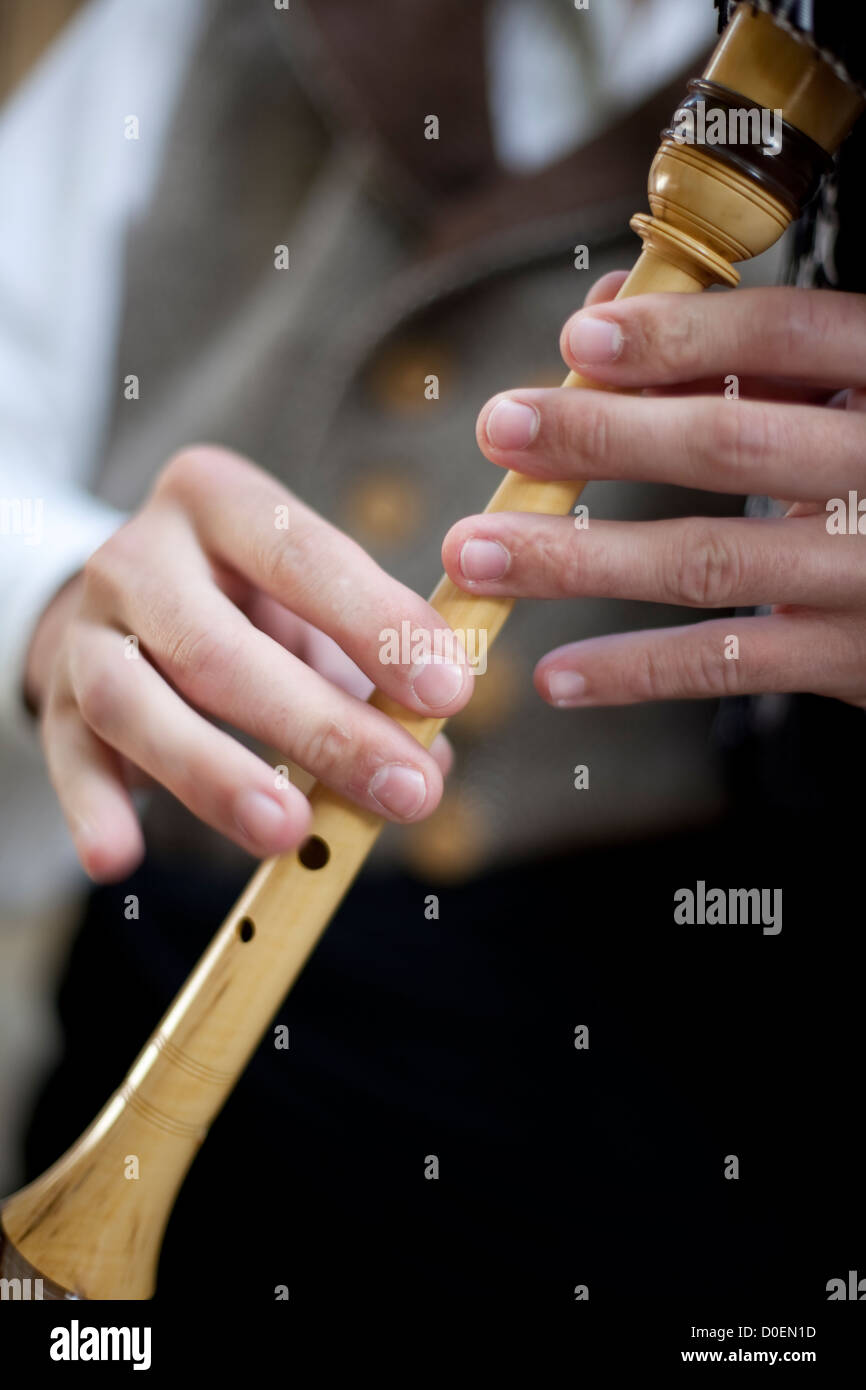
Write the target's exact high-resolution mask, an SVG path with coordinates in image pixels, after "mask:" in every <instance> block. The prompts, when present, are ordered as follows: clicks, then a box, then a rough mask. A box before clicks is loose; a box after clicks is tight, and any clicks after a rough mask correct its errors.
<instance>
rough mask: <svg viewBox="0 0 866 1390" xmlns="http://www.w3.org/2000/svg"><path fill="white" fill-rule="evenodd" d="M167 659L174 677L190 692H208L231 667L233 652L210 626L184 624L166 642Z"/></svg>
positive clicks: (202, 693)
mask: <svg viewBox="0 0 866 1390" xmlns="http://www.w3.org/2000/svg"><path fill="white" fill-rule="evenodd" d="M163 650H164V659H165V661H166V663H167V665H168V668H169V670H170V671H171V674H172V677H173V678H174V679H176V680H177V682H178V684H179V685H181V687H182V688H183V689H184V690H186V691H187V692H188V693H189V694H190V695H192V696H193V697H195V696H196V695H204V694H205V692H206V691H207V690H209V689H210V688H211V687H212V686H213V685H214V684H215V683H218V682H219V681H220V680H221V678H222V677H223V676H224V675H225V673H226V671H227V670H229V669H231V666H232V662H233V658H232V652H231V651H230V650H229V648H228V647H227V645H226V643H225V642H223V641H221V640H220V638H218V637H217V636H216V635H215V634H214V633H213V632H211V631H210V630H209V629H207V628H199V627H191V626H186V625H184V626H182V627H180V628H179V629H177V630H176V631H174V632H172V633H170V634H169V635H168V636H167V637H166V640H165V644H164V648H163Z"/></svg>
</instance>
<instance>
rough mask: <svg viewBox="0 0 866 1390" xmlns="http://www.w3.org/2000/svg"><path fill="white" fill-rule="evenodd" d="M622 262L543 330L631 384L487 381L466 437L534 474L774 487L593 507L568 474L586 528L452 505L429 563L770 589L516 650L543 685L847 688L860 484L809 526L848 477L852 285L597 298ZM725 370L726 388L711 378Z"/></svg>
mask: <svg viewBox="0 0 866 1390" xmlns="http://www.w3.org/2000/svg"><path fill="white" fill-rule="evenodd" d="M623 278H624V276H623V275H621V274H619V273H618V272H617V273H615V274H614V275H612V276H606V277H605V278H604V280H603V281H600V282H599V284H598V285H597V286H595V288H594V290H593V291H591V293H590V296H589V297H588V299H587V306H586V307H585V308H584V309H582V310H581V311H580V312H579V313H577V314H575V315H574V316H573V318H571V319H570V320H569V321H568V323H567V324H566V325H565V328H564V329H563V334H562V344H561V347H562V353H563V357H564V359H565V361H566V362H567V363H568V365H569V366H570V367H573V368H574V369H575V370H577V371H579V372H581V373H582V374H583V375H585V376H588V377H591V378H592V379H593V380H594V381H597V382H599V383H600V384H609V385H611V386H617V387H620V386H621V387H625V388H629V389H630V390H631V391H632V393H633V394H630V395H624V396H623V395H616V394H612V393H610V392H607V391H596V390H586V389H578V390H565V391H564V390H561V389H555V388H554V389H549V390H543V389H529V388H527V389H526V390H515V391H508V392H505V393H503V394H501V395H499V396H496V397H494V398H493V400H491V401H488V403H487V404H486V405H485V406H484V408H483V410H482V411H481V414H480V416H479V419H478V430H477V433H478V443H479V446H480V448H481V450H482V452H483V453H484V454H485V455H486V457H487V458H488V459H490V460H491V461H492V462H493V463H497V464H500V465H501V466H502V467H504V468H512V469H516V470H518V471H519V472H521V473H525V474H528V475H530V476H532V477H536V478H559V479H565V478H574V479H575V480H592V479H602V478H604V479H614V478H628V479H635V480H643V481H645V482H649V483H674V484H679V485H681V486H683V487H689V488H701V489H705V490H706V491H708V492H709V491H713V492H717V493H731V494H734V495H743V496H745V495H747V494H750V493H754V494H759V495H767V496H771V497H775V498H784V499H786V503H787V504H788V511H787V514H786V515H785V516H784V517H780V518H778V519H763V518H747V517H723V518H713V519H709V518H703V517H689V518H685V519H678V520H670V521H650V522H623V521H603V520H599V519H597V518H596V517H594V516H592V514H591V493H590V495H589V496H590V516H589V524H588V527H587V528H586V529H576V528H575V525H574V517H572V516H565V517H554V516H534V515H528V514H523V513H512V512H500V513H491V514H485V515H481V516H473V517H467V518H464V519H463V520H462V521H460V522H458V523H457V525H456V526H454V527H452V529H451V531H449V533H448V535H447V536H446V539H445V543H444V545H443V549H442V555H443V560H444V563H445V568H446V570H447V571H448V574H449V575H450V576H451V578H452V579H453V580H454V582H455V583H456V584H458V585H460V587H461V588H463V589H465V590H466V591H467V592H469V593H474V594H491V595H497V596H503V597H505V596H514V597H522V596H527V597H533V598H563V597H580V596H584V595H586V596H594V597H597V596H604V597H610V598H622V599H644V600H647V601H650V602H655V603H668V604H670V603H673V604H683V605H685V606H688V607H691V608H709V609H719V608H735V607H737V608H738V607H745V606H757V605H771V606H772V612H771V613H770V614H768V615H766V616H761V617H748V618H739V617H738V618H731V617H727V618H721V619H712V620H710V621H704V622H699V623H693V624H688V625H686V626H681V627H675V628H665V629H657V630H645V631H640V632H630V633H625V634H622V635H614V636H607V637H594V638H590V639H588V640H586V641H582V642H575V643H572V644H570V645H568V646H564V647H559V648H558V649H557V650H556V651H553V652H549V653H548V654H547V655H546V656H545V657H543V658H542V660H541V661H540V662H539V663H538V666H537V667H536V671H535V685H536V688H537V690H538V692H539V694H540V695H542V697H543V698H544V699H546V700H547V701H549V703H551V704H553V705H559V706H565V707H572V706H577V705H624V704H631V703H634V702H636V701H645V700H668V699H698V698H703V697H713V696H720V695H730V694H736V693H757V692H761V691H804V692H812V693H816V694H820V695H828V696H834V697H835V698H837V699H840V700H844V701H847V702H848V703H850V704H854V705H860V706H864V707H866V538H864V536H863V535H861V534H859V533H858V532H857V523H858V521H860V519H861V516H862V527H863V530H864V532H866V503H864V510H863V513H858V515H857V516H855V517H854V519H853V521H852V520H851V519H850V518H849V520H848V527H849V529H850V526H852V525H853V527H854V530H855V534H853V535H851V534H831V531H830V529H828V521H829V519H830V513H829V512H828V509H827V504H828V502H829V500H830V499H831V498H841V499H843V501H844V503H845V506H846V507H847V506H848V501H849V493H850V492H854V493H856V494H857V497H858V498H861V497H866V296H860V295H853V294H840V293H836V292H831V291H826V290H820V291H818V290H803V289H756V290H738V291H737V292H735V293H721V294H706V295H701V294H693V295H692V294H690V295H675V294H665V295H642V296H637V297H635V298H631V299H624V300H618V301H616V302H612V300H611V296H612V295H613V294H615V293H616V290H617V289H618V288H619V286H620V284H621V283H622V281H623ZM732 375H735V376H736V377H737V378H738V385H739V395H740V398H739V399H726V397H725V386H724V383H725V378H726V377H730V376H732ZM840 391H841V392H842V394H841V395H840V394H839V393H840ZM582 500H583V501H586V500H587V498H586V496H585V497H584V498H583V499H582ZM478 542H481V545H480V546H478V544H477V543H478ZM497 567H498V568H499V569H500V570H501V577H498V578H494V577H493V576H494V573H495V571H496V569H497ZM484 576H488V577H484ZM731 635H734V636H736V637H737V639H738V648H739V651H738V656H737V658H736V659H730V657H729V656H726V647H727V650H728V652H730V651H731V644H730V643H728V642H727V641H726V639H728V638H729V637H730V636H731Z"/></svg>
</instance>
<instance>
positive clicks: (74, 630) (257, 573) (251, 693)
mask: <svg viewBox="0 0 866 1390" xmlns="http://www.w3.org/2000/svg"><path fill="white" fill-rule="evenodd" d="M282 508H287V509H288V511H287V513H286V512H285V511H280V509H282ZM286 516H287V517H288V522H289V525H288V529H281V528H279V527H278V526H277V520H278V519H279V520H283V519H285V517H286ZM406 620H408V621H409V622H410V623H411V624H412V628H413V630H420V631H429V632H431V633H432V632H434V631H435V630H436V629H441V628H442V626H443V625H442V620H441V619H440V618H439V617H438V615H437V614H436V613H434V611H433V609H431V608H430V607H429V605H428V604H427V603H426V602H425V600H424V599H422V598H419V597H418V595H417V594H415V593H413V592H412V590H410V589H407V588H406V586H405V585H403V584H400V583H398V581H397V580H395V579H392V578H391V577H390V576H388V575H387V574H386V573H385V572H384V571H383V570H381V569H380V568H379V566H378V565H377V564H375V562H374V561H373V560H372V559H370V557H369V556H368V555H366V554H365V552H364V551H363V550H362V549H361V547H360V546H358V545H357V544H355V542H354V541H351V540H350V539H349V538H348V537H347V536H345V535H343V534H341V533H340V532H339V531H338V530H337V529H336V528H335V527H333V526H331V525H329V524H328V523H327V522H326V521H324V520H323V519H322V518H321V517H319V516H317V515H316V513H315V512H313V511H312V510H311V509H310V508H308V507H306V506H304V504H303V503H302V502H300V501H299V500H298V499H297V498H295V497H293V496H292V495H291V494H290V493H289V492H287V491H286V490H285V488H283V487H282V486H281V485H280V484H279V483H277V482H276V481H275V480H274V479H273V478H271V477H269V476H268V475H267V474H266V473H264V472H262V471H261V470H260V469H258V468H256V467H255V466H254V465H253V464H251V463H249V462H248V461H247V460H245V459H241V458H239V457H238V456H237V455H235V454H232V453H229V452H228V451H225V450H222V449H216V448H211V447H196V448H191V449H188V450H185V451H184V452H183V453H181V454H179V455H178V456H177V457H176V458H174V459H173V460H171V461H170V462H169V464H168V465H167V466H166V467H165V468H164V469H163V470H162V472H161V474H160V476H159V477H158V479H157V481H156V483H155V486H154V488H153V490H152V492H151V494H150V496H149V497H148V498H147V500H146V502H145V503H144V505H143V506H142V508H141V510H140V511H139V512H138V513H137V514H136V515H135V516H134V517H133V518H132V519H131V520H130V521H129V522H127V523H126V525H124V526H123V527H121V528H120V530H119V531H117V532H116V533H115V535H113V536H112V537H111V538H110V539H109V540H108V541H107V542H106V543H105V544H104V545H103V546H101V547H100V549H99V550H97V551H96V552H95V554H94V555H93V556H92V557H91V558H90V560H89V561H88V563H87V565H86V566H85V568H84V571H83V573H82V574H81V575H78V576H76V578H75V579H74V580H73V581H72V582H71V583H70V584H68V585H67V586H66V587H65V588H64V589H63V590H62V591H61V593H60V594H58V595H57V597H56V598H55V599H54V601H53V602H52V604H51V605H49V607H48V609H47V610H46V612H45V613H44V614H43V617H42V619H41V621H40V623H39V625H38V628H37V631H36V633H35V636H34V639H33V642H32V644H31V648H30V653H29V661H28V666H27V679H26V695H27V698H28V700H29V703H30V704H31V706H32V707H33V708H34V709H35V710H36V711H37V712H38V714H39V718H40V727H41V736H42V743H43V748H44V751H45V758H46V762H47V766H48V771H49V774H50V776H51V779H52V782H53V785H54V788H55V790H56V792H57V796H58V798H59V800H60V804H61V807H62V809H63V812H64V815H65V817H66V820H67V823H68V825H69V828H70V831H71V833H72V837H73V839H74V842H75V846H76V849H77V852H78V855H79V858H80V860H81V863H82V865H83V866H84V868H85V869H86V870H87V872H88V873H89V874H90V875H91V876H92V877H93V878H94V879H97V880H103V881H107V880H114V879H118V878H121V877H123V876H124V875H125V874H127V873H129V872H130V870H131V869H132V868H133V867H134V866H135V865H136V864H137V863H138V861H139V860H140V859H141V857H142V855H143V852H144V843H143V838H142V833H141V829H140V825H139V822H138V817H137V814H136V810H135V806H134V804H133V801H132V798H131V795H130V787H131V786H133V785H135V783H136V782H139V781H141V780H142V776H141V774H142V773H143V774H145V778H146V779H150V780H153V781H156V782H157V783H161V784H162V785H164V786H165V787H167V788H168V790H169V791H170V792H172V793H173V794H174V795H175V796H176V797H177V798H178V799H179V800H180V801H181V802H183V804H184V805H185V806H187V807H188V808H189V810H190V811H192V812H193V814H194V815H196V816H198V817H199V818H200V819H201V820H202V821H204V822H205V823H206V824H208V825H210V826H213V828H214V829H215V830H218V831H220V832H221V833H222V834H223V835H225V836H227V837H228V838H229V839H231V840H234V841H235V842H236V843H237V844H240V845H241V846H242V847H243V848H245V849H246V850H248V851H249V852H250V853H252V854H255V855H256V856H258V857H264V856H266V855H269V854H276V853H280V852H282V851H285V850H289V849H292V848H294V847H295V846H296V845H298V844H300V843H301V842H302V841H303V839H304V838H305V837H306V835H307V834H308V833H309V826H310V807H309V803H308V801H307V799H306V797H305V796H304V795H303V794H302V793H301V791H300V790H299V788H298V787H296V786H294V785H293V784H292V783H291V781H289V782H288V783H286V779H285V778H284V777H280V776H279V774H275V765H272V764H270V763H268V762H266V761H265V760H264V759H263V758H261V757H259V756H258V755H257V754H256V753H254V752H252V751H251V750H250V749H248V748H247V747H245V746H244V745H243V744H241V743H240V742H239V741H238V740H237V739H236V738H234V737H232V735H231V734H230V733H227V732H225V731H223V730H222V729H219V728H216V727H215V726H214V724H213V723H212V722H211V719H219V720H220V721H224V722H226V723H227V724H229V725H231V726H232V727H234V728H235V729H239V730H244V731H245V732H247V733H249V734H252V735H253V736H254V737H255V738H256V739H258V740H261V742H262V743H264V744H265V745H267V746H270V747H272V748H274V749H275V750H278V753H277V755H276V757H277V759H278V761H277V762H276V766H277V767H279V765H280V764H281V763H283V761H284V759H291V760H292V761H293V762H296V763H297V764H298V765H300V766H301V767H303V768H304V769H306V770H307V771H308V772H310V773H312V774H313V776H314V777H316V778H317V779H318V780H320V781H322V782H324V783H325V784H327V785H328V786H331V787H334V788H336V789H337V790H338V791H340V792H341V793H342V794H343V795H345V796H347V797H348V798H350V799H351V800H352V801H354V802H356V803H357V804H358V805H361V806H364V807H366V808H368V809H370V810H373V811H375V812H377V813H378V814H380V815H383V816H385V817H386V818H387V819H390V820H395V821H400V822H411V821H414V820H420V819H421V818H423V817H424V816H426V815H428V814H429V813H430V812H431V811H432V810H433V809H434V807H435V806H436V805H437V803H438V801H439V799H440V797H441V794H442V777H443V772H445V771H447V768H448V765H449V762H450V752H449V749H448V746H447V744H446V743H445V741H444V740H442V741H441V742H440V743H439V744H438V746H437V745H434V749H433V750H431V752H430V753H428V752H427V751H426V750H425V749H423V748H422V747H421V746H420V745H419V744H418V743H417V742H416V741H415V740H414V739H413V738H412V737H411V736H410V735H409V734H408V733H406V732H405V730H403V729H401V728H400V727H399V725H398V724H396V723H395V722H394V721H393V720H392V719H389V718H388V717H387V716H386V715H385V714H383V713H381V712H380V711H379V710H376V709H374V708H372V707H371V706H370V705H368V704H367V703H366V696H367V695H368V694H369V692H370V690H371V689H372V688H373V685H377V686H379V687H380V688H382V689H383V690H385V691H386V692H387V693H388V694H389V695H391V696H392V697H393V698H394V699H396V700H398V701H399V702H400V703H401V704H403V705H405V706H406V708H407V709H410V710H413V711H420V712H422V713H424V714H435V715H450V714H454V713H456V711H457V710H459V709H461V708H462V707H463V705H465V703H466V702H467V700H468V699H469V697H470V695H471V691H472V679H473V678H472V672H471V670H470V668H469V667H468V666H467V665H466V663H465V662H459V661H458V662H455V663H452V664H444V663H441V662H440V663H436V662H429V663H427V664H426V665H425V664H423V663H420V664H417V665H416V666H399V665H394V664H383V663H382V661H380V651H381V650H382V645H383V644H382V642H381V641H380V632H381V630H382V629H384V628H395V629H396V630H397V631H398V632H399V631H400V630H401V623H402V622H404V621H406ZM130 638H135V639H136V641H137V648H138V655H137V657H136V656H133V657H132V658H130V657H129V655H128V653H129V652H130V651H131V650H133V651H134V649H135V648H134V645H133V644H132V643H131V642H130V641H129V639H130ZM429 650H430V651H431V652H435V651H436V648H435V646H433V644H432V641H431V645H430V648H429ZM441 650H446V651H447V648H442V647H440V651H441ZM411 655H412V656H413V659H417V654H416V652H412V653H411Z"/></svg>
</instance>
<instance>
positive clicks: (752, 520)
mask: <svg viewBox="0 0 866 1390" xmlns="http://www.w3.org/2000/svg"><path fill="white" fill-rule="evenodd" d="M825 521H826V518H825V517H823V516H821V517H816V516H810V517H803V518H799V519H796V518H791V517H786V518H784V519H783V518H778V519H767V518H758V517H718V518H712V519H711V518H705V517H684V518H676V519H674V520H665V521H641V522H630V521H596V520H594V519H591V520H590V522H589V525H588V527H586V528H585V529H576V528H575V525H574V519H573V518H572V517H552V516H536V515H526V514H521V513H517V512H493V513H485V514H483V515H481V516H475V517H467V518H465V519H464V520H463V521H459V522H458V523H457V525H456V526H454V527H452V529H451V531H449V533H448V535H447V536H446V538H445V544H444V546H443V550H442V555H443V560H444V563H445V568H446V570H447V572H448V574H449V575H450V576H451V578H452V579H453V580H454V582H455V584H459V585H460V587H461V588H463V589H465V590H467V591H469V592H473V593H482V594H491V595H495V596H497V597H503V598H504V597H513V598H519V597H523V598H566V597H577V596H580V597H584V598H586V597H592V598H598V597H601V598H622V599H641V600H644V601H646V602H650V603H667V604H683V605H685V606H687V607H690V608H733V607H745V606H748V605H751V604H765V603H793V604H810V605H814V606H815V607H830V608H842V607H854V606H860V607H863V606H864V604H866V539H864V537H863V536H860V535H853V536H851V535H830V534H829V533H828V531H827V528H826V525H825ZM494 569H499V570H500V571H501V574H500V577H499V578H495V577H494V576H493V573H492V571H493V570H494Z"/></svg>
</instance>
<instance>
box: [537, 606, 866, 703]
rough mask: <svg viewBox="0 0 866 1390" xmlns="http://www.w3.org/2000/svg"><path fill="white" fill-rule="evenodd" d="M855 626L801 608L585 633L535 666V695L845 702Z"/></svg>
mask: <svg viewBox="0 0 866 1390" xmlns="http://www.w3.org/2000/svg"><path fill="white" fill-rule="evenodd" d="M864 657H866V640H864V636H863V631H862V623H853V622H846V621H839V622H836V621H828V620H827V619H826V618H825V617H824V616H823V615H822V616H815V615H814V614H811V613H808V612H806V613H796V614H779V615H775V614H774V615H773V616H771V617H761V618H721V619H714V620H711V621H709V622H704V623H697V624H689V625H687V626H685V627H677V628H659V629H656V630H652V631H646V632H629V633H625V634H622V635H617V636H610V637H594V638H589V639H588V640H587V641H584V642H576V643H574V644H572V645H570V646H565V647H560V648H558V649H557V650H556V651H553V652H549V653H548V655H547V656H545V657H543V658H542V660H541V661H540V662H539V663H538V666H537V667H536V670H535V675H534V682H535V688H536V690H537V691H538V693H539V694H540V695H541V696H542V698H543V699H545V700H546V701H547V702H548V703H549V704H552V705H556V706H557V707H559V708H562V709H566V708H577V707H579V706H589V705H631V704H637V703H643V702H646V701H651V700H701V699H709V698H718V697H720V696H723V695H738V694H739V695H746V694H748V695H755V694H760V693H762V692H765V691H777V692H780V693H781V692H785V691H805V692H812V693H816V694H838V695H839V698H842V699H847V698H849V694H850V698H852V699H853V698H854V697H855V696H857V695H858V694H859V693H860V692H862V689H863V675H862V672H863V661H864Z"/></svg>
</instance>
